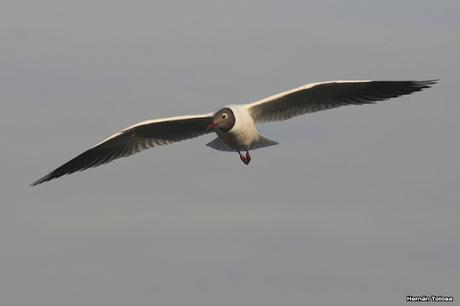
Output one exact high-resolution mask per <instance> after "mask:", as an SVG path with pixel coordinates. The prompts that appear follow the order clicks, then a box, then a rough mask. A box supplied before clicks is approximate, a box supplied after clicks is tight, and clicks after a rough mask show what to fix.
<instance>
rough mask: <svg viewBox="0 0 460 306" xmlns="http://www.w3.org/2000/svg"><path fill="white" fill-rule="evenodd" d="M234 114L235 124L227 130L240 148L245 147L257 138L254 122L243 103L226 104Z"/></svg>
mask: <svg viewBox="0 0 460 306" xmlns="http://www.w3.org/2000/svg"><path fill="white" fill-rule="evenodd" d="M227 107H228V108H230V109H231V110H232V111H233V114H234V115H235V125H234V126H233V128H232V129H231V130H230V131H228V134H229V135H230V136H231V137H232V138H233V139H234V141H235V142H236V143H237V144H238V146H239V147H240V148H241V149H247V148H249V147H250V146H251V144H252V143H253V142H256V141H258V140H259V133H257V129H256V124H255V123H254V120H253V119H252V117H251V115H250V114H249V112H248V110H247V108H246V107H245V106H244V105H230V106H227Z"/></svg>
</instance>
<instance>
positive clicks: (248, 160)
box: [246, 150, 251, 165]
mask: <svg viewBox="0 0 460 306" xmlns="http://www.w3.org/2000/svg"><path fill="white" fill-rule="evenodd" d="M250 161H251V155H249V150H246V165H249V162H250Z"/></svg>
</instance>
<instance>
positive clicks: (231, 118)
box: [212, 107, 235, 132]
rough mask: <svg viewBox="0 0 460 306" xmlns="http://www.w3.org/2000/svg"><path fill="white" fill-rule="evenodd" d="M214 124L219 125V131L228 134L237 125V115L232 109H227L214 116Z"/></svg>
mask: <svg viewBox="0 0 460 306" xmlns="http://www.w3.org/2000/svg"><path fill="white" fill-rule="evenodd" d="M212 122H213V123H215V124H216V125H217V128H218V129H220V130H222V131H224V132H228V131H230V130H231V129H232V128H233V126H234V125H235V114H234V113H233V111H232V110H231V109H230V108H228V107H225V108H223V109H221V110H219V111H218V112H217V113H215V114H214V117H213V119H212Z"/></svg>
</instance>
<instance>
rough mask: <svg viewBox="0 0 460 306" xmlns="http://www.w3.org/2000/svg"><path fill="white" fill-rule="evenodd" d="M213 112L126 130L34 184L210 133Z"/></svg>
mask: <svg viewBox="0 0 460 306" xmlns="http://www.w3.org/2000/svg"><path fill="white" fill-rule="evenodd" d="M212 116H213V114H212V113H209V114H204V115H197V116H180V117H171V118H164V119H158V120H148V121H144V122H141V123H138V124H135V125H133V126H131V127H128V128H126V129H124V130H122V131H121V132H119V133H116V134H115V135H113V136H111V137H109V138H107V139H106V140H104V141H102V142H100V143H99V144H97V145H96V146H94V147H92V148H91V149H89V150H88V151H86V152H83V153H82V154H80V155H78V156H77V157H75V158H74V159H72V160H70V161H69V162H67V163H65V164H64V165H62V166H60V167H59V168H57V169H55V170H53V171H51V172H50V173H49V174H47V175H45V176H44V177H42V178H41V179H39V180H37V181H35V182H34V183H32V184H31V186H35V185H38V184H41V183H43V182H46V181H49V180H52V179H55V178H58V177H60V176H63V175H65V174H70V173H73V172H76V171H81V170H85V169H88V168H91V167H97V166H99V165H102V164H105V163H108V162H110V161H112V160H114V159H117V158H120V157H126V156H129V155H132V154H135V153H137V152H140V151H142V150H145V149H149V148H153V147H157V146H161V145H166V144H170V143H174V142H177V141H181V140H185V139H189V138H194V137H198V136H200V135H204V134H207V133H210V132H211V131H210V130H208V128H207V127H208V124H209V123H211V122H212Z"/></svg>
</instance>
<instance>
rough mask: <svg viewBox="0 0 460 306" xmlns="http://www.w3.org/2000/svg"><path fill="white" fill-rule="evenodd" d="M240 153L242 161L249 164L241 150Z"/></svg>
mask: <svg viewBox="0 0 460 306" xmlns="http://www.w3.org/2000/svg"><path fill="white" fill-rule="evenodd" d="M238 154H240V159H241V161H242V162H243V163H244V164H245V165H247V164H248V161H247V159H246V157H245V156H244V155H243V154H241V152H240V151H238Z"/></svg>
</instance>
